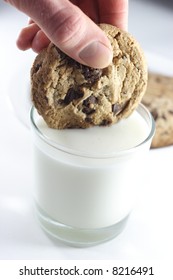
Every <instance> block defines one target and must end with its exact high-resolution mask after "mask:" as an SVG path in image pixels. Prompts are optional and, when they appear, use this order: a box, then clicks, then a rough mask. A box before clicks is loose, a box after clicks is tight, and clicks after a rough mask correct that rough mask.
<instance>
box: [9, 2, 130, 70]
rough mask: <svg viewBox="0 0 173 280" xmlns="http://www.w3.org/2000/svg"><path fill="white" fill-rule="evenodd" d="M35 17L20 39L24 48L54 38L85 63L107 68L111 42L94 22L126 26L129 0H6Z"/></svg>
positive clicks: (39, 46)
mask: <svg viewBox="0 0 173 280" xmlns="http://www.w3.org/2000/svg"><path fill="white" fill-rule="evenodd" d="M5 1H6V2H8V3H10V4H12V5H13V6H15V7H16V8H17V9H19V10H20V11H22V12H24V13H25V14H27V15H28V16H29V17H30V18H32V20H30V21H29V25H28V26H27V27H25V28H24V29H22V31H21V33H20V34H19V37H18V40H17V46H18V47H19V48H20V49H21V50H27V49H29V48H32V49H33V50H34V51H36V52H40V51H41V50H42V49H43V48H44V47H46V46H47V45H48V43H49V42H50V41H52V42H53V43H54V44H55V45H56V46H57V47H58V48H60V49H61V50H62V51H63V52H64V53H66V54H67V55H68V56H70V57H72V58H73V59H75V60H77V61H78V62H80V63H82V64H86V65H88V66H91V67H94V68H104V67H106V66H107V65H108V64H109V63H110V62H111V60H112V49H111V45H110V42H109V41H108V39H107V37H106V36H105V34H104V33H103V31H102V30H101V29H100V28H99V27H98V26H97V25H96V24H95V23H109V24H112V25H115V26H117V27H119V28H122V29H127V17H128V0H106V1H105V0H82V1H77V0H72V1H68V0H35V1H34V0H5Z"/></svg>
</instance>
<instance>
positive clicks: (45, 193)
mask: <svg viewBox="0 0 173 280" xmlns="http://www.w3.org/2000/svg"><path fill="white" fill-rule="evenodd" d="M101 28H102V29H103V30H104V32H105V33H106V34H107V36H108V38H109V39H110V41H111V44H112V48H113V54H114V55H113V61H112V64H111V65H109V66H108V67H107V68H105V69H93V68H90V67H87V66H84V65H81V64H79V63H78V62H76V61H74V60H72V59H71V58H69V57H68V56H66V55H65V54H63V53H62V52H61V51H60V50H58V49H57V47H55V46H54V45H53V44H50V45H49V46H48V48H47V49H45V50H44V51H43V52H42V53H41V54H39V55H38V56H37V58H36V60H35V62H34V65H33V68H32V71H31V79H32V98H33V104H34V107H33V108H32V110H31V128H32V135H33V144H34V145H33V147H34V148H33V160H34V178H35V183H34V186H33V189H34V199H35V205H36V211H37V216H38V219H39V221H40V223H41V226H42V227H43V228H44V230H46V231H47V232H48V233H49V234H50V235H52V236H54V237H56V238H58V239H60V240H62V241H64V242H68V243H69V244H71V245H75V246H76V245H77V246H89V245H94V244H98V243H101V242H104V241H107V240H109V239H111V238H113V237H115V236H117V235H118V234H119V233H120V232H121V231H122V230H123V228H124V226H125V224H126V222H127V220H128V217H129V214H130V212H131V210H132V209H133V204H134V200H135V196H136V193H137V189H138V188H139V179H140V175H141V170H143V168H141V164H143V165H144V164H145V160H144V158H145V156H146V151H148V150H149V148H150V144H151V140H152V137H153V133H154V122H153V119H152V117H151V114H150V113H149V111H148V110H147V109H146V108H145V107H144V106H143V105H141V104H140V100H141V98H142V96H143V94H144V92H145V89H146V84H147V68H146V64H145V60H144V56H143V52H142V50H141V48H140V47H139V44H138V43H137V42H136V41H135V40H134V39H133V38H132V36H131V35H130V34H129V33H127V32H124V31H122V30H120V29H118V28H116V27H113V26H110V25H101ZM134 170H135V172H134Z"/></svg>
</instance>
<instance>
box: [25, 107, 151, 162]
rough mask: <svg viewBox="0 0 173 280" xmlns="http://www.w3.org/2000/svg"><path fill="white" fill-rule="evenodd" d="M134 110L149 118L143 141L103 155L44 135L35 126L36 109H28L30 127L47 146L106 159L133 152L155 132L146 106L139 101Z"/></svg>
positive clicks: (68, 152)
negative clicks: (69, 146)
mask: <svg viewBox="0 0 173 280" xmlns="http://www.w3.org/2000/svg"><path fill="white" fill-rule="evenodd" d="M135 110H136V111H138V113H139V114H140V115H141V113H140V112H139V111H140V110H143V111H144V112H145V113H146V114H147V116H148V120H149V122H150V124H151V125H150V130H149V132H148V134H147V137H146V138H145V139H144V140H143V141H141V142H140V143H139V144H137V145H135V146H133V147H131V148H127V149H122V150H120V151H117V152H114V153H109V154H103V155H98V154H94V153H92V154H87V153H86V152H83V151H78V150H75V149H72V148H68V147H66V146H63V145H61V144H58V143H56V142H55V141H53V140H51V139H50V138H49V137H48V136H46V135H44V134H43V133H42V131H41V130H40V129H39V127H38V126H37V124H36V122H35V120H34V113H35V112H36V113H37V109H36V108H35V107H34V106H32V107H31V109H30V123H31V124H32V127H33V128H34V131H35V132H36V134H37V135H38V136H39V138H40V139H41V140H43V141H44V142H45V143H46V144H48V145H49V146H51V147H53V148H54V149H56V150H59V151H61V152H63V153H66V154H70V155H73V156H80V157H83V158H91V159H92V158H93V159H108V158H114V157H118V156H122V155H124V154H127V153H131V152H134V151H136V150H137V149H139V148H140V147H141V146H143V145H145V144H146V143H147V142H148V141H150V140H151V139H152V137H153V135H154V133H155V121H154V118H153V116H152V114H151V113H150V112H149V110H148V109H147V108H146V106H145V105H143V104H142V103H140V104H139V105H138V107H137V108H136V109H135ZM40 117H41V116H40ZM145 121H146V120H145Z"/></svg>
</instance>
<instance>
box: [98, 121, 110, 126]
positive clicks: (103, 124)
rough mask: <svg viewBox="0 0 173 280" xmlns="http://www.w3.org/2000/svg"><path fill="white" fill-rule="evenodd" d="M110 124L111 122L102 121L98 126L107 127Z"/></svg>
mask: <svg viewBox="0 0 173 280" xmlns="http://www.w3.org/2000/svg"><path fill="white" fill-rule="evenodd" d="M111 123H112V121H111V120H106V119H105V120H103V121H102V122H101V123H100V126H108V125H110V124H111Z"/></svg>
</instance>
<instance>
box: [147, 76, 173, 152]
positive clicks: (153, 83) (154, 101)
mask: <svg viewBox="0 0 173 280" xmlns="http://www.w3.org/2000/svg"><path fill="white" fill-rule="evenodd" d="M142 103H143V104H144V105H145V106H146V107H147V108H148V109H149V110H150V112H151V114H152V115H153V118H154V120H155V124H156V132H155V136H154V138H153V141H152V144H151V147H152V148H159V147H165V146H169V145H172V144H173V77H167V76H164V75H160V74H156V73H149V78H148V86H147V90H146V94H145V95H144V97H143V99H142Z"/></svg>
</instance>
